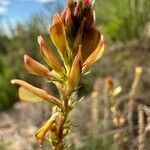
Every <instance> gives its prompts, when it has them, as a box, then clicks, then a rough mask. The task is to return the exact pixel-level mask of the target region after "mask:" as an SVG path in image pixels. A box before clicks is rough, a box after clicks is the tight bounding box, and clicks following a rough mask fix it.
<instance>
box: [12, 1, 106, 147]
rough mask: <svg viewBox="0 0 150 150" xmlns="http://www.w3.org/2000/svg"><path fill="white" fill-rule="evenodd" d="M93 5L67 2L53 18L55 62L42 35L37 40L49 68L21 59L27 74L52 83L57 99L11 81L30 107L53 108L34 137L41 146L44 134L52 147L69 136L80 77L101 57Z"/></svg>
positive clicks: (51, 35) (16, 80)
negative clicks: (44, 104) (41, 104)
mask: <svg viewBox="0 0 150 150" xmlns="http://www.w3.org/2000/svg"><path fill="white" fill-rule="evenodd" d="M93 3H94V2H93V1H92V0H67V7H66V8H64V10H63V12H61V13H56V14H55V15H54V17H53V22H52V25H51V27H50V29H49V33H50V38H51V40H52V42H53V43H54V45H55V46H56V48H57V51H58V53H59V57H60V58H57V56H56V55H55V53H54V52H53V51H52V50H51V49H50V48H49V47H48V45H47V44H46V42H45V41H44V39H43V37H42V36H41V35H40V36H39V37H38V43H39V47H40V53H41V55H42V57H43V59H44V60H45V62H46V63H47V65H48V66H44V65H43V64H41V63H39V62H38V61H36V60H34V59H32V58H31V57H30V56H28V55H24V64H25V68H26V69H27V71H28V72H29V73H31V74H34V75H36V76H41V77H43V78H45V79H46V80H48V81H49V82H53V83H54V84H55V85H56V87H57V89H58V91H59V94H60V95H59V98H56V97H54V96H53V95H51V94H49V93H47V92H46V91H45V90H43V89H40V88H38V87H35V86H32V85H31V84H29V83H27V82H25V81H23V80H19V79H13V80H11V83H12V84H18V85H19V86H20V87H19V90H18V93H19V98H20V99H21V100H23V101H26V102H31V103H36V102H47V103H50V104H52V106H53V110H52V115H51V117H50V119H49V120H48V121H47V122H46V123H45V124H44V126H43V127H42V128H41V129H39V131H38V132H37V133H36V138H37V139H38V142H39V143H40V144H42V143H43V142H44V140H45V135H46V133H47V132H50V141H51V143H52V145H53V146H55V145H57V144H58V143H59V142H60V141H61V140H62V139H63V137H64V136H65V135H66V134H67V133H68V130H69V125H67V123H66V120H67V114H68V113H69V111H70V110H71V109H72V108H73V107H72V105H73V100H72V99H71V95H72V94H73V92H74V91H75V87H76V86H77V84H78V82H79V80H80V78H81V76H82V75H83V74H85V73H86V72H87V71H88V69H89V68H90V67H91V66H92V65H93V64H94V63H95V62H96V61H97V60H98V59H99V58H100V57H101V56H102V55H103V53H104V40H103V36H102V35H101V34H100V32H99V31H98V29H97V28H96V21H95V12H94V10H93V9H92V7H93ZM60 60H61V61H60Z"/></svg>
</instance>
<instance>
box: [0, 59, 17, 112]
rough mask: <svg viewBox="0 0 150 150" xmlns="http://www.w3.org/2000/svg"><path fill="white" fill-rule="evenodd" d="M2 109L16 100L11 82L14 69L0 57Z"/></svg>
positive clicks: (0, 102)
mask: <svg viewBox="0 0 150 150" xmlns="http://www.w3.org/2000/svg"><path fill="white" fill-rule="evenodd" d="M0 60H1V62H0V91H1V93H0V110H4V109H6V108H9V107H10V106H11V105H12V104H13V103H14V101H15V89H14V87H13V86H12V85H11V84H10V80H11V78H12V75H13V70H12V68H10V67H7V66H6V65H5V64H4V63H3V62H2V59H0Z"/></svg>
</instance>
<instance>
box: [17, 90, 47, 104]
mask: <svg viewBox="0 0 150 150" xmlns="http://www.w3.org/2000/svg"><path fill="white" fill-rule="evenodd" d="M18 94H19V98H20V99H21V100H23V101H25V102H30V103H40V102H46V101H45V99H43V98H41V97H39V96H37V95H36V94H34V93H32V92H31V91H29V90H28V89H26V88H24V87H20V88H19V90H18Z"/></svg>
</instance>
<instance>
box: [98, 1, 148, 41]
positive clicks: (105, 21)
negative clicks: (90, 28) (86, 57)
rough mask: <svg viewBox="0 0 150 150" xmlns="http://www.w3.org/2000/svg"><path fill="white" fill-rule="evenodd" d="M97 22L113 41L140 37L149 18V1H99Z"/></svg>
mask: <svg viewBox="0 0 150 150" xmlns="http://www.w3.org/2000/svg"><path fill="white" fill-rule="evenodd" d="M95 7H96V13H97V20H98V22H99V23H100V26H101V30H102V32H103V33H104V34H107V35H108V36H109V37H110V38H111V39H112V40H121V41H127V40H129V39H133V38H137V37H139V34H140V30H141V28H142V27H143V25H144V24H145V23H146V22H147V20H148V18H149V11H150V1H149V0H144V1H142V0H111V1H110V0H105V1H102V0H97V1H96V4H95Z"/></svg>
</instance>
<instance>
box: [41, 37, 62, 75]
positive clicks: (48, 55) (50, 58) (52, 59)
mask: <svg viewBox="0 0 150 150" xmlns="http://www.w3.org/2000/svg"><path fill="white" fill-rule="evenodd" d="M38 43H39V45H40V49H41V54H42V56H43V58H44V60H45V61H46V63H47V64H48V65H49V66H50V67H51V68H52V69H54V70H55V71H56V72H59V73H64V67H63V66H62V65H61V63H60V62H59V60H58V59H57V58H56V56H55V55H54V53H53V52H52V50H51V49H50V48H49V47H48V46H47V44H46V42H45V41H44V39H43V37H42V36H39V37H38Z"/></svg>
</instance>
